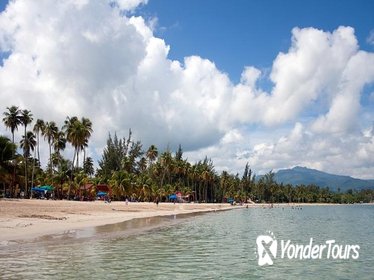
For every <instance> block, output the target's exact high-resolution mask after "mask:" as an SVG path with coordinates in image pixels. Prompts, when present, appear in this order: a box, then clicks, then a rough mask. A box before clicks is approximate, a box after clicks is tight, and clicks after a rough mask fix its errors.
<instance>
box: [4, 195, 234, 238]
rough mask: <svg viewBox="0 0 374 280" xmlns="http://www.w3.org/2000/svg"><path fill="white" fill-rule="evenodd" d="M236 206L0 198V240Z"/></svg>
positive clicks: (33, 236)
mask: <svg viewBox="0 0 374 280" xmlns="http://www.w3.org/2000/svg"><path fill="white" fill-rule="evenodd" d="M233 208H238V206H231V205H229V204H211V203H209V204H195V203H188V204H179V203H176V204H173V203H160V204H159V205H158V206H157V205H156V204H155V203H137V202H133V203H130V202H129V203H128V204H126V203H125V202H122V201H121V202H112V203H104V202H103V201H94V202H78V201H60V200H58V201H53V200H36V199H33V200H27V199H25V200H14V199H12V200H0V242H6V241H20V240H25V239H32V238H37V237H40V236H43V235H48V234H57V233H62V232H66V231H69V230H74V229H82V228H87V227H94V226H100V225H106V224H114V223H120V222H123V221H127V220H131V219H134V218H146V217H154V216H163V215H175V214H185V213H196V212H206V211H218V210H226V209H233Z"/></svg>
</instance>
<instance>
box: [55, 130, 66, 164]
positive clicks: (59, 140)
mask: <svg viewBox="0 0 374 280" xmlns="http://www.w3.org/2000/svg"><path fill="white" fill-rule="evenodd" d="M65 148H66V138H65V133H64V132H63V131H59V130H58V129H57V131H56V133H55V136H54V139H53V150H54V154H56V158H57V159H58V160H57V165H60V164H61V159H62V156H61V154H60V151H63V150H65Z"/></svg>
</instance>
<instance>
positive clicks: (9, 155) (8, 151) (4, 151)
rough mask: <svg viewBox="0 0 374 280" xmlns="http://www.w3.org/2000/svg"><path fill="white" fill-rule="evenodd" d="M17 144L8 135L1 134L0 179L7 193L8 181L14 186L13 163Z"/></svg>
mask: <svg viewBox="0 0 374 280" xmlns="http://www.w3.org/2000/svg"><path fill="white" fill-rule="evenodd" d="M16 150H17V146H16V145H15V144H14V143H12V142H11V141H10V140H9V139H8V138H7V137H4V136H1V135H0V181H1V182H2V183H3V187H4V195H5V183H6V182H8V183H9V185H10V186H12V178H13V176H12V173H11V170H12V164H11V161H12V160H13V159H14V158H15V155H16Z"/></svg>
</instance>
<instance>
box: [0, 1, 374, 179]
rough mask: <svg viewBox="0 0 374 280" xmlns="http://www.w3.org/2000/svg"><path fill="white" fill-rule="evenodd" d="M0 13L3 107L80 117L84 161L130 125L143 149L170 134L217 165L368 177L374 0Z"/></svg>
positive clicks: (193, 154) (48, 6) (193, 156)
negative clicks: (89, 129)
mask: <svg viewBox="0 0 374 280" xmlns="http://www.w3.org/2000/svg"><path fill="white" fill-rule="evenodd" d="M0 11H1V13H0V104H1V107H2V109H1V110H3V111H5V109H6V107H8V106H11V105H16V106H19V107H20V108H22V109H29V110H31V111H32V113H33V115H34V118H35V119H37V118H41V119H43V120H45V121H50V120H55V121H56V122H57V123H58V124H59V125H60V126H62V124H63V121H64V119H65V118H66V116H78V117H82V116H84V117H89V118H90V119H91V120H92V122H93V129H94V133H93V135H92V138H91V140H90V143H89V144H90V148H89V151H88V154H89V155H90V156H92V157H93V158H94V159H95V160H98V159H100V157H101V153H102V150H103V147H104V146H105V143H106V139H107V136H108V133H109V132H110V133H112V134H113V133H115V132H116V133H117V135H118V136H120V137H124V136H127V134H128V130H129V129H130V128H131V129H132V131H133V136H134V138H136V139H138V140H141V141H142V143H143V146H144V148H145V149H147V148H148V146H149V145H151V144H155V145H157V146H158V148H159V150H160V151H162V150H163V149H166V148H170V149H172V150H174V149H176V147H177V146H178V145H179V144H181V145H182V148H183V150H184V156H185V157H187V158H188V160H189V161H191V162H192V163H194V162H196V161H198V160H201V159H203V158H204V157H205V156H207V157H208V158H211V159H212V160H213V162H214V164H215V168H216V171H217V172H220V171H222V170H227V171H230V172H233V173H236V172H238V173H241V172H242V171H243V169H244V166H245V164H246V163H247V162H248V163H249V164H250V166H251V168H252V170H254V171H255V172H256V173H257V174H263V173H266V172H268V171H270V170H275V171H276V170H278V169H283V168H291V167H294V166H306V167H309V168H315V169H319V170H322V171H326V172H330V173H335V174H344V175H351V176H353V177H357V178H374V14H373V13H372V11H374V2H373V1H363V0H354V1H347V0H343V1H319V0H318V1H294V0H288V1H275V0H273V1H270V0H267V1H259V0H253V1H246V0H236V1H223V0H215V1H213V0H204V1H197V0H188V1H187V0H179V1H172V0H149V1H147V0H114V1H109V0H102V1H88V0H64V1H57V0H56V1H53V0H40V1H26V0H15V1H10V2H9V3H8V2H7V1H0ZM20 132H21V130H20V131H19V132H18V135H17V136H16V137H18V138H17V139H19V138H20V135H19V134H20ZM0 134H2V135H7V136H10V132H9V130H6V129H5V127H4V125H0ZM44 145H45V143H44ZM46 147H47V146H46V145H45V149H44V152H43V151H42V154H43V155H44V158H45V159H46V157H47V153H48V152H47V148H46ZM65 153H66V156H67V157H70V156H71V158H72V149H71V148H70V149H67V150H66V152H65Z"/></svg>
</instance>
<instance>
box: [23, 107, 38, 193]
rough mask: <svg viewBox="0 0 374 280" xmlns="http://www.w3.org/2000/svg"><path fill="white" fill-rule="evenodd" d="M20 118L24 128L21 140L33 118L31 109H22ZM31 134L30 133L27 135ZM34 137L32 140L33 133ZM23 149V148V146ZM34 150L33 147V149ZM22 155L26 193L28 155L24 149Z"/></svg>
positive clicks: (24, 138)
mask: <svg viewBox="0 0 374 280" xmlns="http://www.w3.org/2000/svg"><path fill="white" fill-rule="evenodd" d="M20 119H21V123H22V124H23V126H24V128H25V133H24V137H23V140H26V137H27V135H26V131H27V126H28V125H29V124H31V122H32V120H33V117H32V114H31V111H30V110H26V109H25V110H22V111H21V115H20ZM31 134H32V135H34V134H33V133H32V132H31ZM29 136H31V135H29ZM33 137H34V140H35V135H34V136H33ZM23 149H24V148H23ZM33 150H34V149H33ZM28 154H30V151H28ZM23 156H24V158H25V163H24V165H25V190H26V193H27V189H28V188H27V159H28V157H29V156H30V155H28V156H27V157H26V156H25V149H24V150H23Z"/></svg>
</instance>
